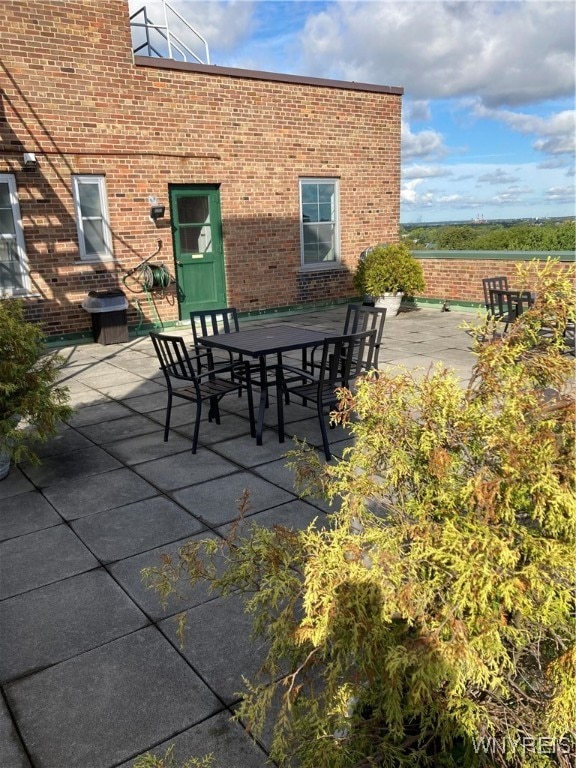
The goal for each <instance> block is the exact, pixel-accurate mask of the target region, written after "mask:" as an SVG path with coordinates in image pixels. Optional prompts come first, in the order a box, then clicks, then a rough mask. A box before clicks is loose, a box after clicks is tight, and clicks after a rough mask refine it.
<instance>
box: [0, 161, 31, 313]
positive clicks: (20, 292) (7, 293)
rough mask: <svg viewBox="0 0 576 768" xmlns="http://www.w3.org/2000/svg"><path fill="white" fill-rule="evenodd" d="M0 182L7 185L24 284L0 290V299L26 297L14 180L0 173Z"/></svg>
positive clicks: (25, 268) (27, 284)
mask: <svg viewBox="0 0 576 768" xmlns="http://www.w3.org/2000/svg"><path fill="white" fill-rule="evenodd" d="M0 181H1V182H2V183H4V184H6V183H7V184H8V191H9V193H10V206H11V208H12V216H13V217H14V231H15V239H16V251H17V253H18V261H19V262H20V264H21V265H22V282H23V283H24V285H23V286H22V288H16V289H14V288H12V289H6V288H0V299H3V298H10V297H11V296H27V295H29V294H30V267H29V264H28V256H27V254H26V247H25V244H24V225H23V223H22V215H21V214H20V202H19V201H18V190H17V187H16V179H15V177H14V176H13V175H12V174H11V173H0Z"/></svg>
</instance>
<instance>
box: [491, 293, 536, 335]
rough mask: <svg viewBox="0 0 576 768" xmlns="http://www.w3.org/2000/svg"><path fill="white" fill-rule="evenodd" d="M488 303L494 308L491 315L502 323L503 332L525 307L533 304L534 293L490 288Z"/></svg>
mask: <svg viewBox="0 0 576 768" xmlns="http://www.w3.org/2000/svg"><path fill="white" fill-rule="evenodd" d="M490 303H491V305H492V306H493V308H494V309H493V316H494V317H495V318H496V319H497V320H499V321H500V322H502V323H504V333H506V331H507V330H508V326H509V325H510V323H513V322H514V321H515V320H517V319H518V318H519V317H520V315H522V314H523V313H524V312H525V311H526V310H527V309H530V307H532V306H534V294H533V293H531V292H530V291H512V290H505V289H499V288H491V289H490Z"/></svg>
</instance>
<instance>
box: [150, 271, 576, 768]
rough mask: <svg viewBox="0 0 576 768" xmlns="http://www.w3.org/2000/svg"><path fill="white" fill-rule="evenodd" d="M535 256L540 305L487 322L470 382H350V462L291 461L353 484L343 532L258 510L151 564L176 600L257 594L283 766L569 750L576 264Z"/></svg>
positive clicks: (252, 716) (255, 696)
mask: <svg viewBox="0 0 576 768" xmlns="http://www.w3.org/2000/svg"><path fill="white" fill-rule="evenodd" d="M533 268H534V269H535V270H536V275H535V280H534V282H533V283H532V285H533V287H534V288H536V290H537V292H538V298H537V301H536V304H535V306H534V308H532V309H530V310H529V311H527V312H526V313H524V314H523V315H522V316H521V317H520V318H518V320H517V321H516V322H515V323H514V324H513V325H512V326H511V328H510V331H509V333H508V334H507V335H506V336H505V337H504V338H498V339H495V340H493V341H490V342H488V343H483V342H482V341H481V339H484V338H490V336H491V335H490V334H489V333H487V330H486V327H481V328H478V329H473V330H472V331H471V333H472V334H473V337H474V338H475V340H476V342H475V351H476V352H477V355H478V358H477V363H476V365H475V367H474V370H473V374H472V377H471V379H470V382H469V385H468V387H467V388H463V387H462V386H461V382H460V381H459V379H458V376H457V375H456V374H455V373H454V372H452V371H450V370H449V369H445V368H444V367H442V366H439V367H438V368H437V369H435V370H433V371H429V372H428V373H426V374H425V375H423V376H421V375H418V376H415V377H412V376H411V375H410V374H409V373H408V372H400V373H398V372H397V371H394V370H381V371H379V372H378V375H376V373H374V372H372V373H370V374H367V376H366V377H365V378H363V379H361V380H359V381H358V383H357V387H356V389H355V392H354V394H352V393H351V392H348V391H347V390H342V391H341V393H340V395H341V399H340V409H339V410H338V412H336V413H335V414H333V418H334V420H335V421H337V422H341V423H343V424H348V425H349V428H350V430H351V432H352V435H353V437H354V438H355V439H354V441H353V443H352V444H351V446H350V447H349V448H347V449H346V450H345V452H344V456H343V459H342V461H340V462H338V463H336V464H335V465H329V464H325V463H324V462H322V461H321V460H320V459H319V458H318V454H317V453H315V452H313V451H311V452H306V451H302V452H295V453H294V454H293V457H292V463H293V465H294V466H295V467H296V469H297V474H298V477H299V478H300V479H301V480H302V481H303V482H304V483H306V484H307V485H308V486H310V484H313V485H316V486H317V487H318V488H319V489H320V490H322V491H323V494H324V496H325V497H326V498H327V499H329V500H330V499H335V498H340V499H341V500H342V506H341V509H340V511H338V512H336V513H334V514H332V515H330V516H329V524H328V525H327V526H326V527H325V528H322V529H319V528H317V527H315V526H314V525H311V526H310V527H309V528H307V529H306V530H305V531H293V530H289V529H288V528H285V527H283V526H282V524H281V522H282V521H279V524H278V525H276V526H275V527H274V528H273V529H270V528H263V527H259V526H257V525H254V526H253V528H252V530H251V532H250V533H249V535H248V536H245V537H244V538H240V537H236V538H235V537H234V536H233V535H231V536H230V537H229V540H228V541H227V542H217V541H214V540H207V541H205V542H190V543H189V544H187V545H186V546H185V547H184V548H182V549H181V550H180V554H179V557H178V558H177V559H176V560H173V559H170V558H165V560H164V563H163V564H160V565H159V566H158V568H157V569H149V570H148V571H147V575H148V577H149V578H150V579H151V580H152V583H153V584H155V586H156V587H157V589H158V590H159V591H160V592H161V594H163V595H167V594H169V593H170V592H171V591H178V586H179V582H180V581H182V583H183V584H184V585H186V584H187V583H188V581H189V579H191V580H192V581H194V580H195V579H197V578H198V577H204V578H206V579H208V580H209V581H210V582H211V583H212V585H213V586H215V587H216V588H218V589H219V590H220V591H222V592H224V593H227V592H232V591H234V590H238V589H240V590H241V591H242V592H243V594H244V597H245V603H246V610H247V611H249V612H250V614H251V615H252V616H253V617H254V628H255V633H256V635H257V636H258V642H263V643H265V644H267V648H268V656H267V659H266V662H265V664H264V665H263V667H262V670H261V673H260V674H259V675H258V676H256V677H255V678H252V679H251V680H250V681H246V690H245V691H244V692H243V696H244V698H243V700H242V702H241V703H240V705H239V708H238V710H237V712H238V716H239V717H240V718H241V720H242V721H243V722H245V723H248V724H249V725H250V727H251V729H252V730H253V731H255V732H256V733H258V732H259V731H260V729H261V728H262V727H263V726H264V724H265V718H266V716H267V715H269V713H270V712H276V716H275V727H274V738H273V744H272V749H271V757H272V758H273V759H274V760H275V761H276V762H277V764H278V765H279V766H282V767H283V768H284V767H287V766H291V767H292V766H298V767H299V768H371V767H374V768H429V767H430V766H433V767H434V768H439V767H443V768H488V766H490V767H494V768H495V767H504V766H506V768H552V767H558V766H561V767H562V768H569V766H572V765H573V762H572V759H573V755H574V750H575V746H576V745H575V741H574V722H575V709H576V651H575V622H574V591H573V590H574V552H575V531H576V476H575V473H574V451H575V444H576V422H575V415H576V408H575V397H574V387H573V374H574V359H573V357H571V356H568V355H566V354H564V351H565V344H564V338H563V334H564V330H565V328H566V324H567V322H568V320H569V319H570V318H573V317H574V316H575V313H576V302H575V298H574V292H573V285H572V279H573V276H574V270H572V279H570V275H569V274H567V273H565V274H557V273H556V272H555V271H554V265H552V264H547V265H546V266H545V267H543V268H542V269H539V267H538V266H537V265H536V266H534V267H533ZM522 278H523V275H522V274H520V275H519V278H518V281H517V282H518V284H520V285H521V284H522V283H523V282H524V281H523V279H522ZM534 283H536V284H534ZM352 417H354V418H352ZM246 505H247V501H246V499H243V502H242V507H241V510H240V511H241V513H242V512H243V511H244V512H245V511H246ZM288 524H289V520H288ZM206 553H208V554H210V553H213V554H214V555H215V557H214V558H213V560H211V559H209V560H208V564H206ZM221 562H225V563H226V568H225V570H224V573H222V569H221V568H220V567H219V564H220V563H221Z"/></svg>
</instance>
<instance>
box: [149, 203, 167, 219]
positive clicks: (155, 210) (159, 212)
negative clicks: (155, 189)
mask: <svg viewBox="0 0 576 768" xmlns="http://www.w3.org/2000/svg"><path fill="white" fill-rule="evenodd" d="M165 210H166V208H165V206H163V205H153V206H152V207H151V208H150V218H151V219H152V221H156V219H163V218H164V211H165Z"/></svg>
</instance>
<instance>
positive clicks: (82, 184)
mask: <svg viewBox="0 0 576 768" xmlns="http://www.w3.org/2000/svg"><path fill="white" fill-rule="evenodd" d="M73 191H74V206H75V209H76V224H77V227H78V242H79V246H80V258H81V259H83V260H85V261H97V260H102V259H110V258H112V235H111V230H110V223H109V219H108V204H107V198H106V180H105V178H104V176H74V177H73Z"/></svg>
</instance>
